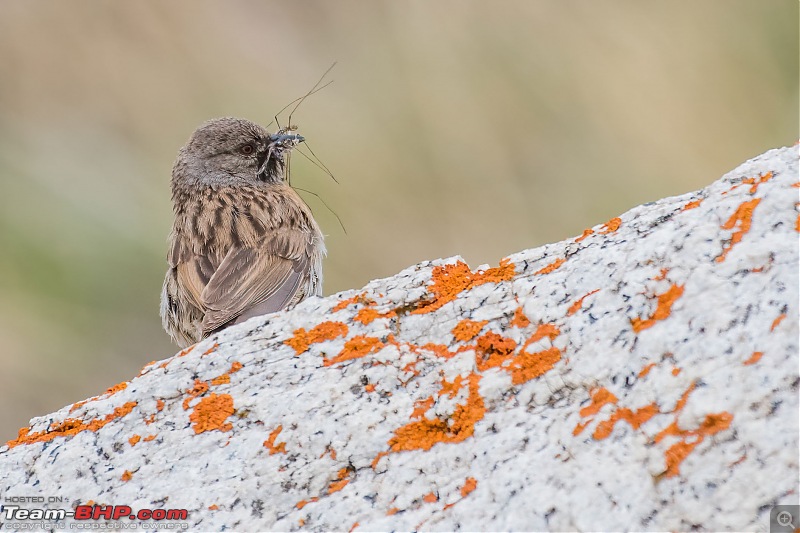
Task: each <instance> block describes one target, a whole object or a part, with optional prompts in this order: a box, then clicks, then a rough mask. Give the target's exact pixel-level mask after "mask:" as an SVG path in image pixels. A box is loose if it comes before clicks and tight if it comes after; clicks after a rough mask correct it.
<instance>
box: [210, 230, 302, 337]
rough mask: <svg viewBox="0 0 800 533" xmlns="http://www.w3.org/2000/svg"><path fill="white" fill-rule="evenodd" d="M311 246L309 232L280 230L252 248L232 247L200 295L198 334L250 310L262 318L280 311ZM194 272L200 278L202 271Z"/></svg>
mask: <svg viewBox="0 0 800 533" xmlns="http://www.w3.org/2000/svg"><path fill="white" fill-rule="evenodd" d="M311 243H312V235H311V234H310V233H308V232H305V231H302V230H299V229H290V228H281V229H279V230H276V231H274V232H272V233H271V234H270V235H269V236H267V237H265V238H264V240H263V241H262V242H261V243H260V245H258V246H256V247H248V246H234V247H233V248H231V249H230V250H229V252H228V254H227V255H226V256H225V258H224V259H223V260H222V262H221V263H220V264H219V266H218V267H217V268H216V270H215V271H214V273H213V275H212V276H211V277H210V279H209V280H208V282H207V283H206V284H205V287H204V288H203V289H202V291H201V292H200V294H199V296H200V301H201V302H202V304H203V306H202V307H201V308H203V309H205V310H206V313H205V317H204V318H203V325H202V328H203V335H207V334H209V333H210V332H212V331H214V330H215V329H217V328H219V327H220V326H222V325H224V324H226V323H228V322H230V321H231V320H233V319H235V318H237V317H238V316H239V315H241V314H242V313H244V312H246V311H247V310H248V309H251V308H253V307H255V306H258V308H259V311H263V313H271V312H274V311H279V310H280V309H283V308H284V307H285V306H286V305H287V304H288V303H289V302H290V301H291V298H292V297H293V296H294V295H295V293H296V292H297V289H298V287H299V286H300V283H301V281H302V278H303V275H304V272H305V271H306V270H307V269H308V266H309V262H310V246H311ZM195 271H196V272H197V276H198V278H200V277H201V276H202V274H203V269H202V268H201V267H200V266H199V265H198V266H197V267H195Z"/></svg>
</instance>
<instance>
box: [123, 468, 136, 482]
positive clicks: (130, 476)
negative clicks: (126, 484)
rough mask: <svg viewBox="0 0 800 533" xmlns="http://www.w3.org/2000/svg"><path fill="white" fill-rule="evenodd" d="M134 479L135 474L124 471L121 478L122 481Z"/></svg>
mask: <svg viewBox="0 0 800 533" xmlns="http://www.w3.org/2000/svg"><path fill="white" fill-rule="evenodd" d="M132 477H133V473H132V472H131V471H130V470H126V471H124V472H123V473H122V476H120V479H121V480H122V481H130V480H131V478H132Z"/></svg>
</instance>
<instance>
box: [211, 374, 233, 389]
mask: <svg viewBox="0 0 800 533" xmlns="http://www.w3.org/2000/svg"><path fill="white" fill-rule="evenodd" d="M230 382H231V376H230V374H222V375H221V376H217V377H215V378H214V379H212V380H211V384H212V385H217V386H219V385H227V384H228V383H230Z"/></svg>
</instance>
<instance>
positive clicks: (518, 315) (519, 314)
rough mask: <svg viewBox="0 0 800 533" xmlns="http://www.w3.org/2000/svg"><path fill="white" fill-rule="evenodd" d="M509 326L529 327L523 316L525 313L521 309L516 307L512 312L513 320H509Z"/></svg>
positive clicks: (529, 322)
mask: <svg viewBox="0 0 800 533" xmlns="http://www.w3.org/2000/svg"><path fill="white" fill-rule="evenodd" d="M511 325H512V326H513V327H515V328H527V327H528V326H530V325H531V321H530V319H529V318H528V317H527V316H525V312H524V311H523V310H522V308H521V307H517V309H516V310H515V311H514V318H512V319H511Z"/></svg>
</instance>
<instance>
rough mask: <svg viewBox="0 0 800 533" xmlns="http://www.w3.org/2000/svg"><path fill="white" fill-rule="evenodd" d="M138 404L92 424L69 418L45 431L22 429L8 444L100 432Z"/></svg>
mask: <svg viewBox="0 0 800 533" xmlns="http://www.w3.org/2000/svg"><path fill="white" fill-rule="evenodd" d="M136 405H137V402H127V403H125V404H123V405H121V406H120V407H117V408H116V409H114V411H113V412H112V413H111V414H108V415H106V416H105V417H103V418H95V419H94V420H92V421H91V422H84V421H83V420H78V419H77V418H67V419H65V420H62V421H61V422H53V423H52V424H51V425H50V428H48V429H46V430H45V431H39V432H37V433H31V432H30V431H31V428H29V427H28V428H22V429H20V430H19V434H18V436H17V438H16V439H14V440H10V441H8V442H6V445H7V446H8V447H9V448H14V447H15V446H19V445H20V444H33V443H35V442H48V441H51V440H53V439H55V438H56V437H71V436H73V435H77V434H78V433H80V432H81V431H87V430H88V431H98V430H99V429H101V428H103V427H104V426H105V425H106V424H108V423H109V422H113V421H114V420H116V419H118V418H122V417H123V416H126V415H128V414H129V413H130V412H131V411H133V408H134V407H136Z"/></svg>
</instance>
